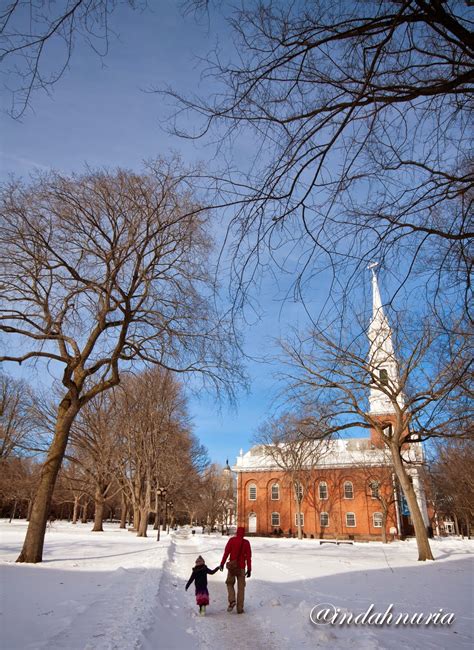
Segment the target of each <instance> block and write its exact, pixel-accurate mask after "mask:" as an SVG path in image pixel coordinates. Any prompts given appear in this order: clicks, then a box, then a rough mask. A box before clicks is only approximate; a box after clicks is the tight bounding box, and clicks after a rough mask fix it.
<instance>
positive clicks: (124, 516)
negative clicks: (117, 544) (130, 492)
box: [120, 492, 128, 528]
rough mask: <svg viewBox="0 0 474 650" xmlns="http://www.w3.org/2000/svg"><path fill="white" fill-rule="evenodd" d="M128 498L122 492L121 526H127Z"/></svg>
mask: <svg viewBox="0 0 474 650" xmlns="http://www.w3.org/2000/svg"><path fill="white" fill-rule="evenodd" d="M127 509H128V508H127V499H126V498H125V494H124V493H123V492H122V503H121V507H120V528H126V527H127Z"/></svg>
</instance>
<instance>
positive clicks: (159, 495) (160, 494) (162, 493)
mask: <svg viewBox="0 0 474 650" xmlns="http://www.w3.org/2000/svg"><path fill="white" fill-rule="evenodd" d="M165 498H166V488H160V487H159V488H156V503H157V508H156V517H157V519H158V532H157V534H156V541H157V542H159V541H160V528H161V525H160V524H161V501H162V499H165Z"/></svg>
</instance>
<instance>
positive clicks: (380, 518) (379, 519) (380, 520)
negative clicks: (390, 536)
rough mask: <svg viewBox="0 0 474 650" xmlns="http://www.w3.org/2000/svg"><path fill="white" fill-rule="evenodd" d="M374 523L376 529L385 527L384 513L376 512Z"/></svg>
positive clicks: (373, 517)
mask: <svg viewBox="0 0 474 650" xmlns="http://www.w3.org/2000/svg"><path fill="white" fill-rule="evenodd" d="M376 515H377V519H375V517H376ZM376 521H377V523H376ZM372 523H373V525H374V528H382V526H383V513H381V512H374V514H373V515H372Z"/></svg>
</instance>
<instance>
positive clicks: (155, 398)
mask: <svg viewBox="0 0 474 650" xmlns="http://www.w3.org/2000/svg"><path fill="white" fill-rule="evenodd" d="M115 403H116V423H115V426H116V428H117V442H119V453H120V463H119V473H118V475H117V478H118V480H119V482H120V484H121V485H122V486H123V489H124V490H125V494H126V497H127V499H128V500H129V501H130V503H131V504H132V507H133V510H134V521H133V523H134V528H135V529H136V530H137V534H138V535H139V536H140V537H146V534H147V526H148V518H149V515H150V512H152V511H153V510H155V522H156V521H157V519H158V516H159V512H158V511H159V509H160V508H159V503H156V500H155V496H156V491H157V489H158V488H166V490H167V491H168V497H171V496H172V495H173V496H174V495H175V494H176V493H178V492H179V491H180V485H181V481H183V480H185V477H184V476H183V473H184V472H183V467H184V466H186V468H187V469H189V468H190V463H189V462H187V461H188V460H189V456H188V452H189V448H190V441H189V422H188V415H187V406H186V398H185V395H184V392H183V387H182V385H181V384H180V383H179V382H178V381H177V380H176V378H175V377H173V374H172V373H171V372H169V371H167V370H163V369H161V368H154V369H152V370H149V371H146V372H144V373H141V374H140V375H137V376H135V377H132V376H128V377H126V379H125V380H124V382H123V384H122V386H121V390H119V391H118V392H117V394H116V402H115Z"/></svg>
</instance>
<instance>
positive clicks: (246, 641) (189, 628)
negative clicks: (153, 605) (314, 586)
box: [141, 531, 288, 650]
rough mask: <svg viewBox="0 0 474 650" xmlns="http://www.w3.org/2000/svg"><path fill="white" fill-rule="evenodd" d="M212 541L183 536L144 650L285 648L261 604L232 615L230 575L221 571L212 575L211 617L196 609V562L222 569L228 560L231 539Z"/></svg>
mask: <svg viewBox="0 0 474 650" xmlns="http://www.w3.org/2000/svg"><path fill="white" fill-rule="evenodd" d="M211 539H212V542H215V544H212V546H211V547H210V546H209V542H211V540H210V539H209V540H208V539H206V538H201V537H200V536H199V537H198V538H197V539H196V538H193V537H191V535H189V533H187V532H184V531H183V532H177V533H176V534H175V535H174V537H173V544H172V546H171V547H170V558H169V560H168V561H167V562H166V563H165V564H164V567H163V577H162V579H161V582H160V588H159V593H158V609H157V613H156V621H155V624H154V625H153V626H152V627H151V628H150V629H149V630H147V631H146V632H145V633H144V638H143V641H142V645H141V647H142V648H143V650H156V648H162V649H165V648H166V650H175V649H176V650H182V649H183V648H196V649H203V650H204V648H211V647H216V645H218V646H219V648H221V649H222V650H227V649H229V650H230V649H231V648H233V649H234V648H235V647H236V643H237V644H238V648H239V650H255V648H269V649H274V650H276V649H278V648H281V647H288V646H286V645H285V646H281V645H280V644H279V643H278V642H277V641H276V640H275V638H274V636H275V632H274V630H272V629H270V628H269V627H268V626H267V625H266V622H265V621H264V620H262V619H260V618H258V617H256V616H254V615H252V614H255V611H254V609H255V606H257V607H258V603H257V605H255V603H254V602H253V601H254V600H255V599H252V598H251V596H249V598H248V599H246V604H245V608H246V613H245V614H242V615H239V614H237V613H236V612H235V611H234V612H232V613H228V612H227V589H226V585H225V575H226V573H225V572H224V573H221V572H220V571H218V572H217V573H216V574H215V575H214V576H209V584H208V586H209V593H210V605H209V606H208V608H207V613H206V616H205V617H201V616H199V614H198V608H197V605H196V604H195V598H194V586H191V587H190V589H189V590H188V591H187V592H186V591H185V590H184V587H185V584H186V581H187V580H188V578H189V576H190V574H191V570H192V567H193V566H194V561H195V559H196V557H197V556H198V555H199V554H204V557H205V560H206V564H207V565H208V566H209V567H210V568H214V567H216V566H217V565H218V564H219V562H220V560H221V557H222V553H223V550H224V546H225V543H226V542H227V538H225V537H223V538H222V540H221V539H220V538H211ZM250 593H251V579H250V580H248V581H247V595H248V594H250Z"/></svg>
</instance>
